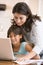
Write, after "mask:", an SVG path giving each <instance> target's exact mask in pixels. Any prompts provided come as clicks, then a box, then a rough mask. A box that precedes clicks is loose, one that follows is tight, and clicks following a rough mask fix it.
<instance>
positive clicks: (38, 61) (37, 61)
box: [15, 59, 43, 64]
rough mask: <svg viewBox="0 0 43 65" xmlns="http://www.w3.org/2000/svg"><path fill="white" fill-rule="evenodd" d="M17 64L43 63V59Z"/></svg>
mask: <svg viewBox="0 0 43 65" xmlns="http://www.w3.org/2000/svg"><path fill="white" fill-rule="evenodd" d="M15 62H17V63H18V64H30V63H40V62H41V63H42V62H43V59H40V60H24V61H15Z"/></svg>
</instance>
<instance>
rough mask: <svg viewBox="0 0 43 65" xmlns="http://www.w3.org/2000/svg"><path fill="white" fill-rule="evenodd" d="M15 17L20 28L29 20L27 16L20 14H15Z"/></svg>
mask: <svg viewBox="0 0 43 65" xmlns="http://www.w3.org/2000/svg"><path fill="white" fill-rule="evenodd" d="M13 15H14V21H15V23H16V24H17V25H18V26H22V25H23V24H24V23H25V22H26V19H27V18H28V17H27V16H26V15H23V14H19V13H14V14H13Z"/></svg>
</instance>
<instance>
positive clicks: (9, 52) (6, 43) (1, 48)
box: [0, 38, 17, 60]
mask: <svg viewBox="0 0 43 65" xmlns="http://www.w3.org/2000/svg"><path fill="white" fill-rule="evenodd" d="M16 59H17V58H16V57H15V56H14V54H13V49H12V44H11V40H10V38H0V60H16Z"/></svg>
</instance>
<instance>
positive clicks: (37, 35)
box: [12, 2, 43, 60]
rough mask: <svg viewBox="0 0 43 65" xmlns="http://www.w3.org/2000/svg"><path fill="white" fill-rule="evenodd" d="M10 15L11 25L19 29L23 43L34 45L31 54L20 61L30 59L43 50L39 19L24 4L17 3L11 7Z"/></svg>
mask: <svg viewBox="0 0 43 65" xmlns="http://www.w3.org/2000/svg"><path fill="white" fill-rule="evenodd" d="M12 13H13V16H14V17H13V24H14V25H17V26H19V27H20V28H21V31H22V32H23V33H22V34H23V37H24V39H25V41H26V42H30V44H31V43H33V44H34V45H35V46H34V48H33V49H32V50H31V52H30V53H29V54H28V55H26V56H25V57H23V58H21V60H23V59H31V58H33V57H34V56H36V55H37V54H40V52H41V51H42V50H43V45H42V44H43V36H41V33H42V27H41V25H42V24H41V23H42V22H39V21H41V19H40V17H39V16H37V15H33V14H32V12H31V10H30V8H29V6H28V5H27V4H26V3H24V2H19V3H17V4H16V5H15V6H14V7H13V10H12ZM41 41H42V42H41Z"/></svg>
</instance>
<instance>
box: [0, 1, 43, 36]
mask: <svg viewBox="0 0 43 65" xmlns="http://www.w3.org/2000/svg"><path fill="white" fill-rule="evenodd" d="M20 1H23V2H26V3H27V4H28V5H29V6H30V8H31V10H32V13H34V14H37V13H38V6H39V4H38V3H39V0H0V4H6V5H7V8H6V10H5V11H0V37H6V36H7V30H8V28H9V26H10V25H11V18H12V8H13V6H14V4H16V3H17V2H20ZM42 1H43V0H42Z"/></svg>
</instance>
